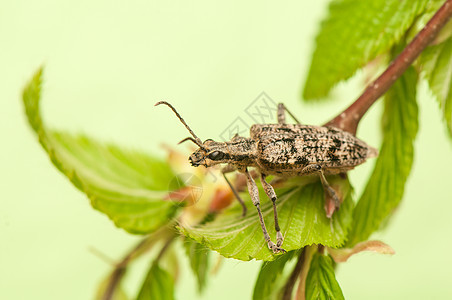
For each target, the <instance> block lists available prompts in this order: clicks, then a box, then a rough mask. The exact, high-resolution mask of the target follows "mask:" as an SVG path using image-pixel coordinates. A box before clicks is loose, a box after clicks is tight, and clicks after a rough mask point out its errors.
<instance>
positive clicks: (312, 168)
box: [301, 164, 341, 208]
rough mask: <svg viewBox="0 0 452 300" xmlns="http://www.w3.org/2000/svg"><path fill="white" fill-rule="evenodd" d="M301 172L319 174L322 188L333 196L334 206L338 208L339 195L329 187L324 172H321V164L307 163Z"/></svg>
mask: <svg viewBox="0 0 452 300" xmlns="http://www.w3.org/2000/svg"><path fill="white" fill-rule="evenodd" d="M301 173H302V174H306V175H307V174H312V173H318V174H319V176H320V181H321V182H322V185H323V189H324V190H325V191H326V192H327V193H328V195H330V197H331V198H333V201H334V206H336V208H339V206H340V204H341V201H340V200H339V197H338V196H337V193H336V192H335V191H334V189H333V188H332V187H331V185H330V184H329V183H328V181H327V180H326V177H325V174H324V173H323V169H322V166H321V165H317V164H313V165H307V166H306V167H304V168H303V170H301Z"/></svg>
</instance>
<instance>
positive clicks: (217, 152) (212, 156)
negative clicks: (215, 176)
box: [208, 151, 224, 160]
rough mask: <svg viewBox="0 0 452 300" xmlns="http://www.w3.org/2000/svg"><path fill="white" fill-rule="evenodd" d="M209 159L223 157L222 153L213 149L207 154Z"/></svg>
mask: <svg viewBox="0 0 452 300" xmlns="http://www.w3.org/2000/svg"><path fill="white" fill-rule="evenodd" d="M208 157H209V158H210V159H211V160H221V159H223V157H224V153H223V152H220V151H214V152H212V153H210V154H209V156H208Z"/></svg>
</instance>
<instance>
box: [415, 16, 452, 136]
mask: <svg viewBox="0 0 452 300" xmlns="http://www.w3.org/2000/svg"><path fill="white" fill-rule="evenodd" d="M451 24H452V22H451ZM420 64H421V66H422V71H423V73H424V75H425V77H426V78H427V81H428V83H429V85H430V89H431V90H432V92H433V95H435V97H436V99H437V100H438V103H439V106H440V108H441V112H442V115H443V118H444V120H445V122H446V125H447V129H448V132H449V135H450V137H452V38H448V39H447V40H445V41H444V42H442V43H440V44H438V45H434V46H430V47H428V48H427V49H425V50H424V52H423V53H422V55H421V57H420Z"/></svg>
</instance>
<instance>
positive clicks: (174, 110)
mask: <svg viewBox="0 0 452 300" xmlns="http://www.w3.org/2000/svg"><path fill="white" fill-rule="evenodd" d="M160 104H165V105H166V106H168V107H169V108H171V110H172V111H173V112H174V113H175V114H176V116H177V117H178V118H179V120H180V121H181V122H182V124H184V126H185V128H187V130H188V131H189V132H190V134H191V135H192V136H193V137H194V139H192V138H186V139H183V140H182V141H180V142H179V144H180V143H182V142H185V141H186V140H191V141H193V142H194V143H195V144H196V145H198V146H199V147H201V148H203V149H205V148H204V146H203V145H202V141H201V139H200V138H199V137H198V136H197V135H196V134H195V133H194V132H193V130H191V128H190V126H188V125H187V123H185V120H184V119H183V118H182V117H181V116H180V115H179V113H178V112H177V110H176V109H175V108H174V107H173V106H172V105H171V104H169V103H168V102H166V101H159V102H157V103H156V104H154V106H157V105H160Z"/></svg>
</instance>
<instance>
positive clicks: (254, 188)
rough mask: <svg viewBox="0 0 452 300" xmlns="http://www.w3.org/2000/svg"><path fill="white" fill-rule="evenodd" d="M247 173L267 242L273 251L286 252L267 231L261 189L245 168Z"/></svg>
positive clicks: (252, 196)
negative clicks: (260, 196) (261, 201)
mask: <svg viewBox="0 0 452 300" xmlns="http://www.w3.org/2000/svg"><path fill="white" fill-rule="evenodd" d="M245 175H246V183H247V185H248V192H249V193H250V196H251V200H252V201H253V204H254V206H256V209H257V213H258V215H259V222H260V223H261V227H262V231H263V232H264V238H265V241H266V242H267V245H268V248H269V249H271V250H272V251H273V253H280V252H286V250H284V249H282V248H280V247H279V246H277V245H275V243H273V242H272V241H271V239H270V235H269V234H268V232H267V228H266V227H265V223H264V217H262V212H261V207H260V206H261V205H260V201H259V190H258V189H257V185H256V182H255V181H254V179H253V177H252V176H251V175H250V173H249V172H248V169H245Z"/></svg>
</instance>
